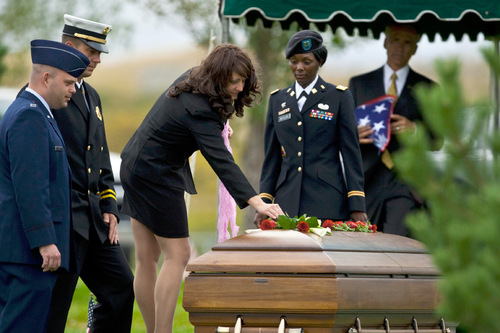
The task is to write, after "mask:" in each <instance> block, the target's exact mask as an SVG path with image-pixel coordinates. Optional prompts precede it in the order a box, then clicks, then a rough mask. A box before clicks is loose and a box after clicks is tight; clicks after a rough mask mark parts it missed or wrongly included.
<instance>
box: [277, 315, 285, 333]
mask: <svg viewBox="0 0 500 333" xmlns="http://www.w3.org/2000/svg"><path fill="white" fill-rule="evenodd" d="M285 326H286V317H285V316H282V317H281V320H280V325H279V326H278V333H285Z"/></svg>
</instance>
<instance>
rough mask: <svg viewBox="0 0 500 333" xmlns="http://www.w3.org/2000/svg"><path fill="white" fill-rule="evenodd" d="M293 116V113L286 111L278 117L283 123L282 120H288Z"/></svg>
mask: <svg viewBox="0 0 500 333" xmlns="http://www.w3.org/2000/svg"><path fill="white" fill-rule="evenodd" d="M290 118H292V114H291V113H286V114H284V115H281V116H279V117H278V122H279V123H281V122H282V121H285V120H288V119H290Z"/></svg>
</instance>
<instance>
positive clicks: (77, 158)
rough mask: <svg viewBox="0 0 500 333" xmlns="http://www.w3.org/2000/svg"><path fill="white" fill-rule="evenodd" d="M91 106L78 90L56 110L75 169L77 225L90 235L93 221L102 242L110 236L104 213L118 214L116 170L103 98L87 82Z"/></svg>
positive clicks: (73, 174) (74, 224)
mask: <svg viewBox="0 0 500 333" xmlns="http://www.w3.org/2000/svg"><path fill="white" fill-rule="evenodd" d="M83 87H84V89H85V94H86V96H87V101H88V104H89V108H87V105H86V104H85V100H84V99H83V94H82V91H81V90H79V89H77V91H76V93H74V94H73V96H72V97H71V100H70V101H69V102H68V106H67V107H66V108H64V109H60V110H53V113H54V117H55V119H56V121H57V124H58V126H59V129H60V130H61V133H62V135H63V137H64V142H65V143H66V147H67V151H68V161H69V164H70V166H71V171H72V176H73V177H72V191H71V196H72V197H71V202H72V210H73V228H74V230H75V231H76V232H77V233H79V234H80V235H81V236H83V237H84V238H86V239H88V238H89V230H90V223H93V224H94V226H95V228H96V230H97V233H98V235H99V238H100V240H101V241H102V242H104V241H105V240H107V239H108V230H109V227H108V225H107V224H106V223H104V221H103V219H102V213H105V212H106V213H112V214H114V215H116V216H118V208H117V204H116V194H115V191H114V187H113V183H114V178H113V172H112V170H111V162H110V159H109V151H108V145H107V141H106V135H105V132H104V121H103V115H102V106H101V99H100V97H99V94H98V93H97V91H96V90H95V89H94V88H92V86H90V85H89V84H88V83H87V82H85V81H84V82H83Z"/></svg>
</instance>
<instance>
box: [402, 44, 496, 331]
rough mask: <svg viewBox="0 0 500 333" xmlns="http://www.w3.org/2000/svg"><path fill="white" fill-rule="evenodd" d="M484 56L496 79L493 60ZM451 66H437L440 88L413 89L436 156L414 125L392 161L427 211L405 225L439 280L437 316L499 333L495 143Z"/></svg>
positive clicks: (481, 110)
mask: <svg viewBox="0 0 500 333" xmlns="http://www.w3.org/2000/svg"><path fill="white" fill-rule="evenodd" d="M485 55H486V57H485V58H486V59H487V60H488V61H489V64H490V67H491V68H492V69H494V70H495V72H496V75H497V76H496V80H498V75H500V66H499V65H498V55H496V56H494V55H493V53H491V52H489V51H485ZM459 67H460V66H459V63H458V62H457V61H456V60H455V61H449V62H439V63H437V70H438V73H439V77H440V85H439V86H436V87H432V88H429V87H417V93H418V98H419V101H420V102H421V104H422V109H423V111H424V117H425V118H426V120H427V121H428V122H429V124H430V127H431V129H432V131H433V132H434V133H436V134H437V135H438V136H440V137H442V138H443V139H444V146H443V148H442V150H441V151H440V152H439V154H436V153H434V154H430V153H429V149H430V148H431V147H432V141H431V140H430V139H429V138H428V136H427V135H426V134H425V133H424V132H425V131H424V130H422V125H421V126H419V130H418V131H417V133H416V134H415V135H407V136H403V137H401V139H402V140H403V142H404V144H405V149H403V151H402V152H401V153H400V154H398V155H397V156H395V160H396V164H397V165H398V169H399V171H400V174H401V175H402V176H403V178H404V179H405V180H406V181H407V182H409V183H410V184H412V185H413V186H414V187H415V188H416V190H417V192H419V193H420V194H421V195H422V196H423V197H424V198H425V199H426V202H427V204H428V206H429V209H428V210H427V211H425V212H420V213H418V214H416V215H413V216H410V217H409V218H408V224H409V227H410V229H411V230H412V232H413V233H414V234H415V236H416V237H417V239H419V240H420V241H422V242H424V243H425V244H426V245H427V247H428V249H429V251H430V252H431V254H432V255H433V257H434V260H435V263H436V265H437V266H438V268H439V269H440V270H441V272H442V274H443V280H442V282H441V283H440V290H441V292H442V294H443V296H444V301H443V302H442V304H441V306H440V311H441V312H442V313H443V314H444V318H445V319H446V320H447V321H456V322H460V325H461V326H463V327H465V328H466V329H467V330H470V331H473V332H475V333H482V332H500V321H499V320H498V313H497V312H496V311H497V309H498V308H500V265H499V264H498V258H499V257H500V241H499V240H500V223H499V218H500V184H499V176H500V163H499V160H498V158H497V157H498V153H499V152H500V137H499V134H498V129H496V130H495V131H494V132H493V133H491V132H492V131H491V130H490V131H488V129H491V127H490V126H488V124H489V120H490V119H491V118H492V117H491V110H492V109H495V108H492V107H491V105H489V103H475V104H474V105H466V104H465V102H464V99H463V96H464V94H463V91H462V89H461V87H460V85H459V84H458V82H459V80H458V77H459V76H458V74H459ZM497 107H498V106H497Z"/></svg>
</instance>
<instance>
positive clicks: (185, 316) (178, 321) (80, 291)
mask: <svg viewBox="0 0 500 333" xmlns="http://www.w3.org/2000/svg"><path fill="white" fill-rule="evenodd" d="M183 290H184V283H183V284H182V286H181V292H180V297H179V299H178V301H177V307H176V309H175V317H174V325H173V327H174V328H173V332H174V333H192V332H193V331H194V329H193V325H191V323H190V322H189V313H187V312H186V311H185V310H184V308H183V307H182V292H183ZM89 300H90V291H89V290H88V288H87V287H86V286H85V284H84V283H83V282H82V281H81V280H79V281H78V284H77V286H76V290H75V294H74V296H73V301H72V303H71V308H70V310H69V314H68V322H67V323H66V329H65V332H67V333H81V332H85V327H87V309H88V305H89ZM131 331H132V332H134V333H145V332H146V326H145V325H144V321H143V320H142V316H141V313H140V311H139V308H138V307H137V303H134V314H133V319H132V330H131Z"/></svg>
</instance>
